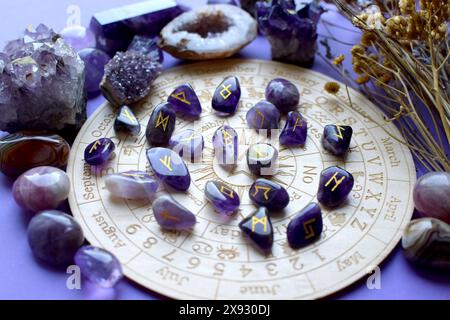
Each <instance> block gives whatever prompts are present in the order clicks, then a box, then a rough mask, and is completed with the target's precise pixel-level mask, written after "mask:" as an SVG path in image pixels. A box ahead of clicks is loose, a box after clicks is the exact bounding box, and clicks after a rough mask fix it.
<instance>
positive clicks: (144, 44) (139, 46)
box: [127, 36, 164, 64]
mask: <svg viewBox="0 0 450 320" xmlns="http://www.w3.org/2000/svg"><path fill="white" fill-rule="evenodd" d="M158 43H159V37H146V36H134V38H133V41H131V43H130V45H129V46H128V50H127V51H134V52H139V53H142V54H145V55H147V56H150V58H151V59H152V60H154V61H158V62H159V63H161V64H162V63H163V62H164V55H163V52H162V50H161V49H160V48H159V46H158Z"/></svg>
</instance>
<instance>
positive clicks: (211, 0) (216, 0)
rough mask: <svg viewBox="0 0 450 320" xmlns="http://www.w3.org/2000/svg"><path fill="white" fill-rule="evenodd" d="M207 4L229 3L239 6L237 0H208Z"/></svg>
mask: <svg viewBox="0 0 450 320" xmlns="http://www.w3.org/2000/svg"><path fill="white" fill-rule="evenodd" d="M207 4H229V5H232V6H239V5H238V3H237V2H236V0H208V3H207Z"/></svg>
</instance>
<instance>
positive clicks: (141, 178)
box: [105, 171, 159, 199]
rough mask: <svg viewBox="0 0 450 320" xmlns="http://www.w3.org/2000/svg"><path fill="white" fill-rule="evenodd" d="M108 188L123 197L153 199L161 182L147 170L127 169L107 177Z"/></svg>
mask: <svg viewBox="0 0 450 320" xmlns="http://www.w3.org/2000/svg"><path fill="white" fill-rule="evenodd" d="M105 186H106V189H107V190H108V191H109V192H110V193H111V194H112V195H113V196H115V197H118V198H123V199H151V198H153V196H154V195H155V193H156V191H157V190H158V187H159V183H158V181H156V180H155V179H154V178H153V177H152V176H150V175H149V174H148V173H147V172H143V171H127V172H121V173H114V174H110V175H107V176H106V177H105Z"/></svg>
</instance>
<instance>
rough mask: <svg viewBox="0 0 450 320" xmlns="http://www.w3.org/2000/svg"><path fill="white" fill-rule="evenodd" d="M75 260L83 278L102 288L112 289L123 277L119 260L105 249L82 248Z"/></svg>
mask: <svg viewBox="0 0 450 320" xmlns="http://www.w3.org/2000/svg"><path fill="white" fill-rule="evenodd" d="M74 260H75V264H76V265H77V266H78V267H79V268H80V271H81V274H82V275H83V277H84V278H85V279H87V280H88V281H89V282H91V283H94V284H96V285H98V286H100V287H103V288H112V287H114V286H115V285H116V283H117V282H118V281H119V280H120V279H122V277H123V273H122V266H121V265H120V262H119V260H118V259H117V258H116V257H115V256H114V255H113V254H112V253H110V252H108V251H106V250H104V249H101V248H97V247H93V246H82V247H81V248H80V249H78V251H77V253H76V254H75V258H74Z"/></svg>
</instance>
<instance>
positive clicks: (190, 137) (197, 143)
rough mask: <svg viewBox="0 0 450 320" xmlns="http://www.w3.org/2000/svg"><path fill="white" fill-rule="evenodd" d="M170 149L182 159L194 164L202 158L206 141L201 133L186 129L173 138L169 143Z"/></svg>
mask: <svg viewBox="0 0 450 320" xmlns="http://www.w3.org/2000/svg"><path fill="white" fill-rule="evenodd" d="M169 147H170V149H172V150H173V151H175V152H177V153H178V154H179V155H180V156H181V157H184V158H187V159H189V160H190V161H191V162H194V161H195V160H198V159H199V158H201V156H202V153H203V148H204V147H205V140H204V139H203V136H202V134H201V133H200V132H198V131H195V130H192V129H186V130H183V131H182V132H180V133H177V134H175V135H173V136H172V138H171V139H170V141H169Z"/></svg>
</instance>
